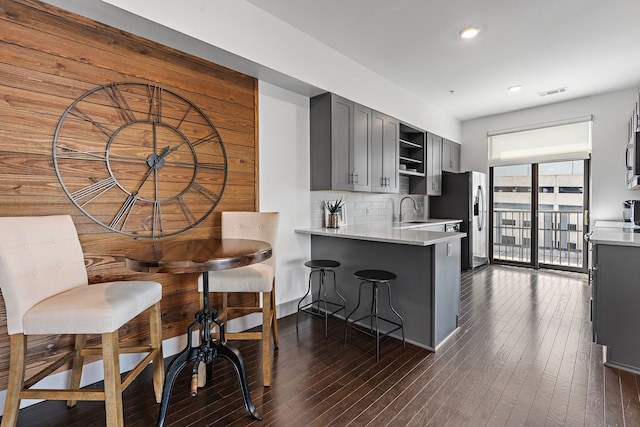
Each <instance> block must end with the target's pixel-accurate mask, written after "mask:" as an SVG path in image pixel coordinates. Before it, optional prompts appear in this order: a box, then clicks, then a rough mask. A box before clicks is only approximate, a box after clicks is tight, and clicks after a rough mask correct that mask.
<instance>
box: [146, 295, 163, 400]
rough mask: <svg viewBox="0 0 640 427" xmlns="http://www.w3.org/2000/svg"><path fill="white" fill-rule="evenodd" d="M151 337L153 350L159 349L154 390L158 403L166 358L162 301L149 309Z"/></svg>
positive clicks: (155, 365) (154, 363) (155, 361)
mask: <svg viewBox="0 0 640 427" xmlns="http://www.w3.org/2000/svg"><path fill="white" fill-rule="evenodd" d="M149 327H150V330H149V336H150V341H151V348H153V349H157V352H156V355H155V357H154V358H153V362H152V364H153V390H154V392H155V395H156V403H160V401H161V400H162V387H163V385H164V358H163V354H162V312H161V309H160V301H158V302H157V303H155V304H154V305H152V306H151V308H150V309H149Z"/></svg>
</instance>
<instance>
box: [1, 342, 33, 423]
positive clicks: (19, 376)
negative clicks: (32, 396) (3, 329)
mask: <svg viewBox="0 0 640 427" xmlns="http://www.w3.org/2000/svg"><path fill="white" fill-rule="evenodd" d="M10 338H11V354H10V356H9V358H10V362H9V383H8V384H7V396H6V399H5V403H4V415H2V427H14V426H15V425H16V422H17V421H18V411H19V410H20V391H21V390H22V387H23V385H24V370H25V356H26V354H27V338H26V337H25V336H24V334H13V335H11V336H10Z"/></svg>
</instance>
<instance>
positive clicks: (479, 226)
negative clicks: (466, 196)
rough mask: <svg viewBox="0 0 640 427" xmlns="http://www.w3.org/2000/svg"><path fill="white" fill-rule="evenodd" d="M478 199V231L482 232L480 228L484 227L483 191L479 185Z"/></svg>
mask: <svg viewBox="0 0 640 427" xmlns="http://www.w3.org/2000/svg"><path fill="white" fill-rule="evenodd" d="M477 197H478V199H479V204H480V218H478V231H482V227H483V225H484V211H485V206H484V190H483V189H482V186H481V185H478V196H477Z"/></svg>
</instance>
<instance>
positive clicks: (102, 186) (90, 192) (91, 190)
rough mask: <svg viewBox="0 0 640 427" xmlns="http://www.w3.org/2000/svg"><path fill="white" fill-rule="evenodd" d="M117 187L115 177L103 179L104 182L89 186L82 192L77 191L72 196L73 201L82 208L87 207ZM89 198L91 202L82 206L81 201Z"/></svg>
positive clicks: (81, 190) (82, 189)
mask: <svg viewBox="0 0 640 427" xmlns="http://www.w3.org/2000/svg"><path fill="white" fill-rule="evenodd" d="M115 185H116V180H115V179H114V178H113V177H111V176H110V177H109V178H106V179H103V180H102V181H98V182H96V183H93V184H91V185H88V186H86V187H84V188H81V189H80V190H76V191H74V192H73V193H71V194H70V196H71V199H72V200H73V201H74V202H75V203H77V204H78V205H80V206H85V205H86V204H88V203H90V202H92V201H93V200H95V199H96V198H97V197H100V196H101V195H102V194H104V193H105V192H107V191H108V190H109V189H111V188H113V187H114V186H115ZM88 197H89V200H86V201H84V202H83V203H82V204H81V203H80V201H81V200H84V199H86V198H88Z"/></svg>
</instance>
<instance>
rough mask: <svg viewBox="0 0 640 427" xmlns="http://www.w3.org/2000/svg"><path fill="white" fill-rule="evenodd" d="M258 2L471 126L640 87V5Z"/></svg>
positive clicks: (632, 1) (452, 0)
mask: <svg viewBox="0 0 640 427" xmlns="http://www.w3.org/2000/svg"><path fill="white" fill-rule="evenodd" d="M248 1H249V2H250V3H252V4H254V5H255V6H257V7H259V8H261V9H263V10H265V11H266V12H268V13H270V14H272V15H274V16H276V17H278V18H280V19H282V20H283V21H285V22H287V23H289V24H290V25H292V26H294V27H296V28H298V29H300V30H302V31H304V32H305V33H307V34H309V35H310V36H312V37H314V38H315V39H317V40H319V41H320V42H322V43H324V44H325V45H327V46H329V47H331V48H333V49H335V50H336V51H338V52H340V53H342V54H344V55H346V56H348V57H350V58H352V59H353V60H355V61H357V62H359V63H360V64H362V65H363V66H365V67H367V68H369V69H370V70H372V71H374V72H375V73H377V74H379V75H381V76H382V77H384V78H385V79H387V80H390V81H392V82H393V83H395V84H397V85H399V86H401V87H403V88H405V89H407V90H408V91H410V92H412V93H415V94H416V95H417V96H419V97H421V98H424V99H425V100H426V101H428V102H429V103H431V104H433V105H437V106H438V107H440V108H442V109H443V110H445V111H446V112H448V113H449V114H451V115H452V116H454V117H455V118H457V119H459V120H462V121H464V120H469V119H473V118H477V117H483V116H487V115H491V114H497V113H503V112H507V111H513V110H519V109H523V108H528V107H533V106H538V105H543V104H548V103H554V102H560V101H566V100H569V99H574V98H581V97H584V96H589V95H595V94H599V93H605V92H610V91H614V90H618V89H626V88H631V87H637V86H638V85H639V84H640V23H639V21H640V1H639V0H608V1H603V0H248ZM470 25H475V26H479V27H480V28H481V32H480V34H479V35H478V37H476V38H475V39H472V40H462V39H460V38H459V37H458V32H459V30H460V29H462V28H463V27H466V26H470ZM513 85H522V86H523V89H522V90H521V91H520V92H517V93H511V92H509V91H508V90H507V88H508V87H510V86H513ZM563 87H566V88H567V91H566V92H564V93H560V94H555V95H547V96H544V97H541V96H539V95H538V93H539V92H546V91H550V90H553V89H557V88H563Z"/></svg>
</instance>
